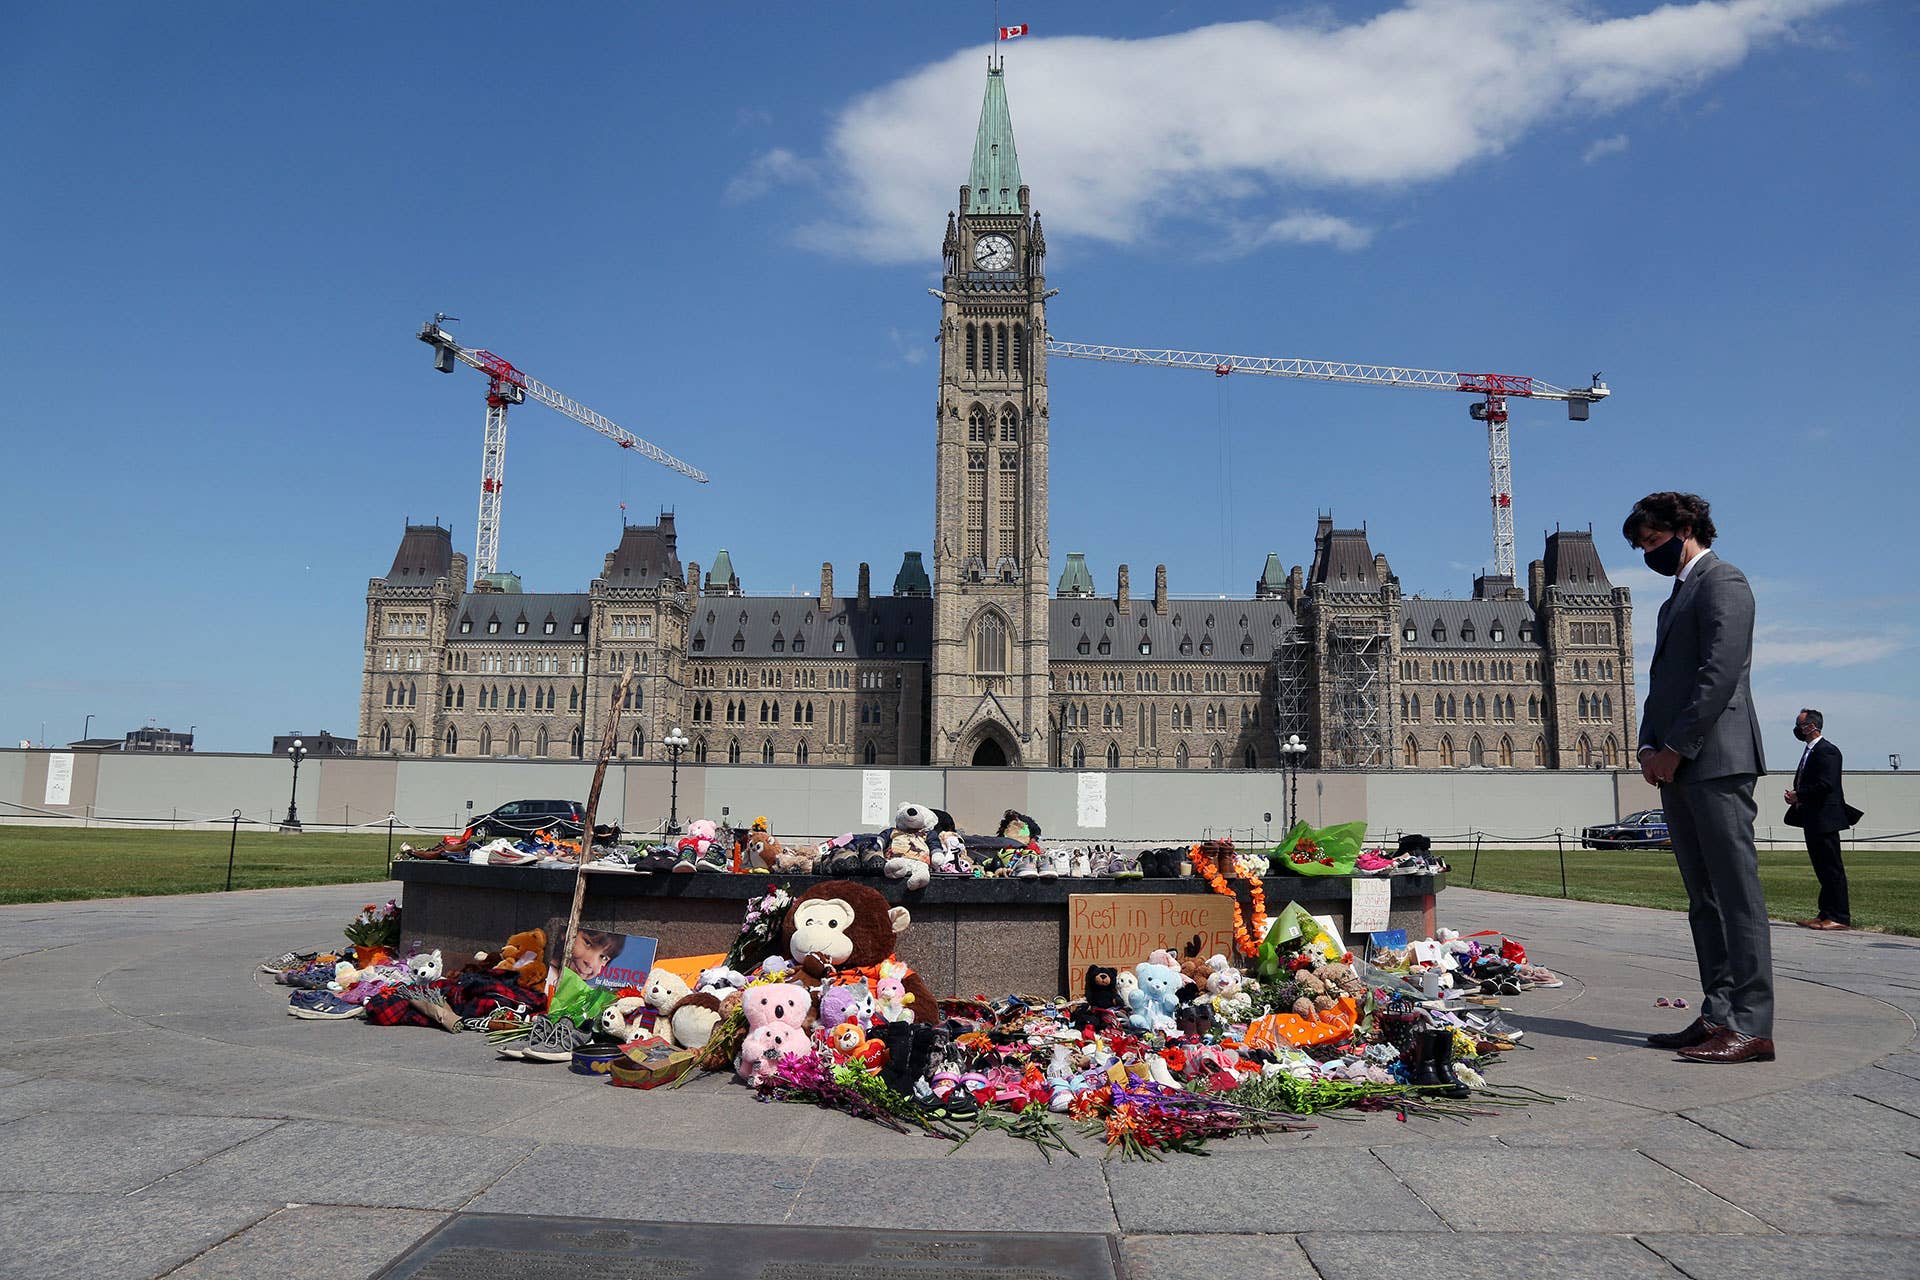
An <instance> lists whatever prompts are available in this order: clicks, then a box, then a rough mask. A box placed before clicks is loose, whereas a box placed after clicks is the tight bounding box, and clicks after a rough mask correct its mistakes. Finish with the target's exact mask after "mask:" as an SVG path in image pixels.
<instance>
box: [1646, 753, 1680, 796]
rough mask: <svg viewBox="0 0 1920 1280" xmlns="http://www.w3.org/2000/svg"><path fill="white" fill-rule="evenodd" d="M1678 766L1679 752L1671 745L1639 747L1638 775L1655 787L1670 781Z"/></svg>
mask: <svg viewBox="0 0 1920 1280" xmlns="http://www.w3.org/2000/svg"><path fill="white" fill-rule="evenodd" d="M1679 767H1680V753H1679V752H1678V751H1675V750H1674V749H1673V748H1672V747H1661V748H1659V749H1657V750H1656V749H1655V748H1653V747H1642V748H1640V776H1641V777H1643V778H1645V779H1646V780H1647V781H1648V782H1649V783H1651V784H1652V785H1654V786H1656V787H1658V786H1661V785H1664V784H1665V783H1669V782H1672V781H1673V775H1674V771H1675V770H1677V769H1678V768H1679Z"/></svg>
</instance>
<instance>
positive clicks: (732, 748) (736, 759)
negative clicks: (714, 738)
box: [727, 738, 740, 764]
mask: <svg viewBox="0 0 1920 1280" xmlns="http://www.w3.org/2000/svg"><path fill="white" fill-rule="evenodd" d="M727 763H728V764H739V763H740V739H738V738H729V739H727Z"/></svg>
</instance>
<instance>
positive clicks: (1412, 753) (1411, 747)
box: [1249, 738, 1420, 769]
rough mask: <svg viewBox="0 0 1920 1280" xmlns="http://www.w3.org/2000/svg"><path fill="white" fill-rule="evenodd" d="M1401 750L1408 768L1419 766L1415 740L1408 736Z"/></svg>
mask: <svg viewBox="0 0 1920 1280" xmlns="http://www.w3.org/2000/svg"><path fill="white" fill-rule="evenodd" d="M1249 749H1251V748H1249ZM1401 752H1402V754H1403V756H1404V757H1405V759H1406V765H1407V767H1408V768H1409V769H1418V768H1419V767H1420V744H1419V743H1417V742H1415V741H1414V740H1413V739H1412V738H1408V739H1407V741H1406V743H1405V745H1404V746H1403V747H1402V748H1401Z"/></svg>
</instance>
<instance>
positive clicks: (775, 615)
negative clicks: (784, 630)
mask: <svg viewBox="0 0 1920 1280" xmlns="http://www.w3.org/2000/svg"><path fill="white" fill-rule="evenodd" d="M773 625H774V626H776V627H777V626H779V625H780V611H779V610H778V609H775V610H774V611H773Z"/></svg>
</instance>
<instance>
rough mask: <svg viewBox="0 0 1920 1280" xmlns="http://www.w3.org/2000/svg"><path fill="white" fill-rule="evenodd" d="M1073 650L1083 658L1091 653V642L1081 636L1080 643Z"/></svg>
mask: <svg viewBox="0 0 1920 1280" xmlns="http://www.w3.org/2000/svg"><path fill="white" fill-rule="evenodd" d="M1074 649H1075V650H1076V651H1077V652H1078V653H1079V654H1080V656H1081V657H1083V658H1084V657H1086V656H1087V655H1088V654H1090V653H1092V652H1093V641H1091V640H1089V639H1088V638H1087V637H1085V636H1081V637H1080V643H1079V644H1077V645H1075V646H1074Z"/></svg>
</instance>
